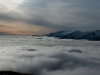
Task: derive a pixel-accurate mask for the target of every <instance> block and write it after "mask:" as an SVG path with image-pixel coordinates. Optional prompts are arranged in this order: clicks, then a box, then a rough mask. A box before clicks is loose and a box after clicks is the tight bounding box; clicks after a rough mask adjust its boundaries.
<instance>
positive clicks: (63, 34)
mask: <svg viewBox="0 0 100 75" xmlns="http://www.w3.org/2000/svg"><path fill="white" fill-rule="evenodd" d="M47 36H48V37H57V38H59V39H77V40H80V39H87V40H91V41H100V30H95V31H87V32H82V31H73V32H68V31H65V30H64V31H58V32H53V33H49V34H48V35H47Z"/></svg>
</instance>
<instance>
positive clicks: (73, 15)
mask: <svg viewBox="0 0 100 75" xmlns="http://www.w3.org/2000/svg"><path fill="white" fill-rule="evenodd" d="M99 3H100V1H99V0H96V1H95V0H91V1H87V0H42V1H40V0H31V1H29V0H24V2H23V3H22V4H20V5H19V6H18V7H16V9H17V10H18V12H17V10H16V11H13V12H12V14H11V13H5V14H4V13H3V14H2V13H1V12H0V20H5V21H6V20H7V21H16V22H24V23H27V24H31V25H38V26H43V27H48V28H52V29H54V30H65V29H68V30H83V31H84V30H85V31H86V30H96V29H99V28H100V22H99V20H100V15H99V13H100V9H99V7H100V5H99ZM95 25H96V27H95ZM93 27H95V28H93Z"/></svg>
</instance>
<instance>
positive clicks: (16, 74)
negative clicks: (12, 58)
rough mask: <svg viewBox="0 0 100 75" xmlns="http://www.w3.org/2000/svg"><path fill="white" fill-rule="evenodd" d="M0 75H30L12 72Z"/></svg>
mask: <svg viewBox="0 0 100 75" xmlns="http://www.w3.org/2000/svg"><path fill="white" fill-rule="evenodd" d="M0 75H32V74H25V73H18V72H13V71H0Z"/></svg>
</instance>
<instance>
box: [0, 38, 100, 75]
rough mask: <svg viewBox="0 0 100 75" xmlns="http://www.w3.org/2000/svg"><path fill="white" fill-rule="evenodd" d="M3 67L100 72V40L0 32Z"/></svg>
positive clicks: (69, 74)
mask: <svg viewBox="0 0 100 75" xmlns="http://www.w3.org/2000/svg"><path fill="white" fill-rule="evenodd" d="M0 70H1V71H2V70H7V71H15V72H22V73H29V74H35V75H100V72H99V71H100V41H88V40H73V39H57V38H53V37H46V36H44V37H35V36H0Z"/></svg>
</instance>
